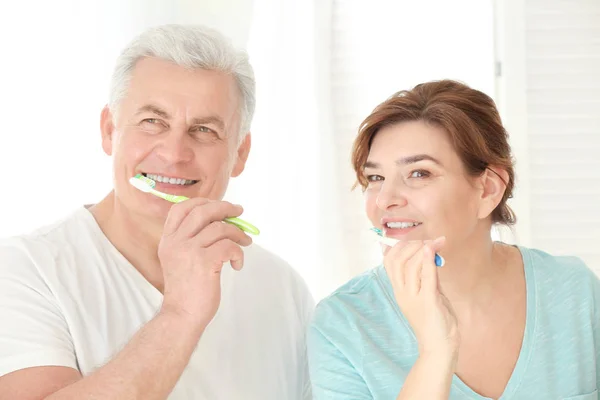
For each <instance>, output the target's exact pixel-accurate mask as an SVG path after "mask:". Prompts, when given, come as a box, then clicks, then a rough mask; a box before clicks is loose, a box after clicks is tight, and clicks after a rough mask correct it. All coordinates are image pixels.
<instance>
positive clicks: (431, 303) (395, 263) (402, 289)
mask: <svg viewBox="0 0 600 400" xmlns="http://www.w3.org/2000/svg"><path fill="white" fill-rule="evenodd" d="M444 241H445V238H444V237H440V238H438V239H436V240H434V241H409V242H398V244H396V245H395V246H394V247H392V248H390V249H389V251H387V253H386V255H385V257H384V261H383V264H384V266H385V269H386V271H387V274H388V277H389V279H390V281H391V283H392V287H393V289H394V295H395V298H396V302H397V303H398V306H399V307H400V310H401V311H402V313H403V314H404V316H405V317H406V319H407V320H408V322H409V323H410V325H411V327H412V329H413V331H414V333H415V335H416V337H417V341H418V343H419V352H420V354H421V356H423V355H435V356H436V357H451V360H452V362H453V363H455V362H456V359H457V357H458V346H459V342H460V338H459V334H458V325H457V320H456V315H455V314H454V311H453V310H452V306H451V305H450V302H449V301H448V299H447V298H446V296H444V295H443V294H442V292H441V291H440V286H439V281H438V275H437V274H438V271H437V268H438V267H436V266H435V262H434V257H435V253H436V252H437V251H438V250H439V249H440V248H441V247H442V246H443V244H444Z"/></svg>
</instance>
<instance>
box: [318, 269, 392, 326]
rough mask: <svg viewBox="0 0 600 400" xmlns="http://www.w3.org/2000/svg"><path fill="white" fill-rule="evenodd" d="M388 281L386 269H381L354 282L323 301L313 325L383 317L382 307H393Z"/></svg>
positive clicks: (351, 280) (363, 275)
mask: <svg viewBox="0 0 600 400" xmlns="http://www.w3.org/2000/svg"><path fill="white" fill-rule="evenodd" d="M386 277H387V275H385V269H384V268H383V266H378V267H375V268H372V269H369V270H368V271H366V272H363V273H362V274H360V275H358V276H355V277H354V278H352V279H350V280H349V281H348V282H346V283H345V284H343V285H342V286H340V287H338V288H337V289H336V290H334V291H333V292H332V293H331V294H330V295H328V296H326V297H325V298H323V299H322V300H321V301H319V303H318V304H317V307H316V309H315V313H314V318H313V324H315V325H319V326H323V325H332V324H338V323H341V322H342V321H343V323H345V324H347V323H351V322H352V321H354V320H356V319H361V318H370V316H371V314H376V313H381V312H382V307H385V306H386V304H387V305H388V306H389V298H390V297H389V294H388V293H387V290H388V289H387V287H386V286H387V284H388V282H389V281H387V280H386Z"/></svg>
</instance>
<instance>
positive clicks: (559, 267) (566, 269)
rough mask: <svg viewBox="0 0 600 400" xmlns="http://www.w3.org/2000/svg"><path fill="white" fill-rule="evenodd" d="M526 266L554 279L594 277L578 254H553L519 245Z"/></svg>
mask: <svg viewBox="0 0 600 400" xmlns="http://www.w3.org/2000/svg"><path fill="white" fill-rule="evenodd" d="M519 250H520V251H521V254H522V255H523V262H524V263H525V265H526V266H530V267H532V268H534V269H535V271H536V273H546V274H548V275H550V276H552V277H553V278H556V279H565V278H572V277H594V276H595V274H594V272H593V271H592V270H591V269H590V268H589V266H588V265H586V263H585V262H584V261H583V260H582V259H581V258H580V257H578V256H575V255H563V254H553V253H551V252H549V251H544V250H540V249H536V248H528V247H521V246H520V247H519Z"/></svg>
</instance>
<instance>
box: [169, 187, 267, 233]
mask: <svg viewBox="0 0 600 400" xmlns="http://www.w3.org/2000/svg"><path fill="white" fill-rule="evenodd" d="M165 200H168V201H170V202H172V203H181V202H182V201H185V200H189V197H185V196H176V195H174V194H167V195H166V197H165ZM223 221H224V222H227V223H229V224H232V225H235V226H237V227H238V228H240V229H241V230H243V231H244V232H248V233H250V234H252V235H258V234H260V231H259V230H258V228H257V227H255V226H254V225H252V224H251V223H250V222H247V221H244V220H243V219H241V218H237V217H230V218H225V219H224V220H223Z"/></svg>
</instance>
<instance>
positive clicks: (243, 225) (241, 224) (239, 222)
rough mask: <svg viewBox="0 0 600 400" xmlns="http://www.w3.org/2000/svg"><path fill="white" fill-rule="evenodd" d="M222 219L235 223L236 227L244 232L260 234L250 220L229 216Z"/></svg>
mask: <svg viewBox="0 0 600 400" xmlns="http://www.w3.org/2000/svg"><path fill="white" fill-rule="evenodd" d="M223 221H224V222H227V223H229V224H232V225H235V226H237V227H238V228H240V229H241V230H243V231H244V232H248V233H250V234H251V235H258V234H260V231H259V230H258V228H257V227H255V226H254V225H252V224H251V223H250V222H247V221H244V220H243V219H241V218H237V217H229V218H225V219H224V220H223Z"/></svg>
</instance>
